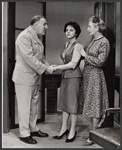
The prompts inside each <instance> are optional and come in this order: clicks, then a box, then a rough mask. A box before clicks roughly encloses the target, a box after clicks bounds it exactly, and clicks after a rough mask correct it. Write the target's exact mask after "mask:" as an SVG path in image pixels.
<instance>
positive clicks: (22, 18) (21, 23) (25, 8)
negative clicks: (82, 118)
mask: <svg viewBox="0 0 122 150" xmlns="http://www.w3.org/2000/svg"><path fill="white" fill-rule="evenodd" d="M8 9H9V10H8V11H9V15H8V20H9V21H8V28H9V29H8V35H9V39H8V47H9V48H8V53H9V55H8V57H9V58H8V59H9V72H8V73H9V108H10V109H9V115H10V116H9V117H10V120H11V121H10V129H15V128H18V127H19V126H18V109H17V100H16V93H15V89H14V82H13V81H12V74H13V70H14V66H15V62H16V58H15V55H16V51H15V40H16V38H17V36H18V35H19V33H20V32H21V31H23V30H24V29H25V28H26V27H28V26H29V22H30V20H31V18H32V16H34V15H37V14H38V15H39V14H40V15H45V3H39V2H16V3H15V2H11V3H9V5H8ZM43 43H45V39H44V38H43ZM43 87H44V75H41V76H40V101H39V109H38V121H37V122H42V121H44V120H45V107H44V106H45V98H44V97H45V96H44V95H45V92H44V88H43Z"/></svg>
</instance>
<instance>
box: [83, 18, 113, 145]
mask: <svg viewBox="0 0 122 150" xmlns="http://www.w3.org/2000/svg"><path fill="white" fill-rule="evenodd" d="M105 29H106V27H105V24H104V21H103V20H102V19H100V18H98V17H96V16H93V17H90V19H89V23H88V29H87V30H88V32H89V35H90V36H91V39H90V41H89V42H88V43H87V45H86V46H85V48H84V49H85V52H86V54H85V60H84V61H85V66H84V71H83V85H82V86H83V93H81V95H82V94H83V99H84V107H83V114H84V115H85V116H87V117H89V118H91V123H92V127H93V128H96V127H97V125H98V123H99V121H100V118H101V116H102V115H103V112H104V111H105V110H106V109H107V108H108V107H109V103H108V92H107V86H106V81H105V76H104V72H103V66H105V64H106V61H107V58H108V55H109V51H110V46H109V41H108V40H107V39H106V38H105V37H104V36H103V32H104V31H105ZM91 144H93V142H92V141H90V140H89V138H88V139H87V141H86V142H85V143H84V144H83V145H91Z"/></svg>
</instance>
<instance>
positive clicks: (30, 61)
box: [12, 26, 49, 86]
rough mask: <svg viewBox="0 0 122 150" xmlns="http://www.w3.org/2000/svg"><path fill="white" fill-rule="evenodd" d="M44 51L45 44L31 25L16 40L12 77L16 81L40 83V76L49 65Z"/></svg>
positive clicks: (26, 83) (32, 83)
mask: <svg viewBox="0 0 122 150" xmlns="http://www.w3.org/2000/svg"><path fill="white" fill-rule="evenodd" d="M43 51H44V47H43V44H42V42H41V40H39V39H38V37H37V35H36V34H35V32H34V30H33V29H32V28H31V26H29V27H28V28H26V29H25V30H24V31H22V32H21V33H20V34H19V36H18V37H17V40H16V64H15V68H14V71H13V77H12V80H13V81H14V82H15V83H18V84H22V85H28V86H34V85H39V77H40V75H41V74H42V73H44V71H45V70H46V69H47V66H48V65H49V63H48V62H47V61H46V59H45V57H44V54H43Z"/></svg>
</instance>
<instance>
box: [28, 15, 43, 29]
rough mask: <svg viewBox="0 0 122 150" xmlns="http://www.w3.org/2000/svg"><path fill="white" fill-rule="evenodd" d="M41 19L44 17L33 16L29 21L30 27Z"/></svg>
mask: <svg viewBox="0 0 122 150" xmlns="http://www.w3.org/2000/svg"><path fill="white" fill-rule="evenodd" d="M41 18H44V16H40V15H36V16H34V17H33V18H32V19H31V21H30V25H31V26H32V25H34V24H35V22H37V21H39V20H40V19H41Z"/></svg>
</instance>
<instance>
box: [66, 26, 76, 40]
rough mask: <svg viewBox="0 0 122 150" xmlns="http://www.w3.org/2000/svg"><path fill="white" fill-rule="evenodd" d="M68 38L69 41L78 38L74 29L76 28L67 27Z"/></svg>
mask: <svg viewBox="0 0 122 150" xmlns="http://www.w3.org/2000/svg"><path fill="white" fill-rule="evenodd" d="M65 33H66V37H67V38H68V39H73V38H74V37H76V30H75V29H74V27H72V26H70V25H69V26H67V27H66V32H65Z"/></svg>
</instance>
